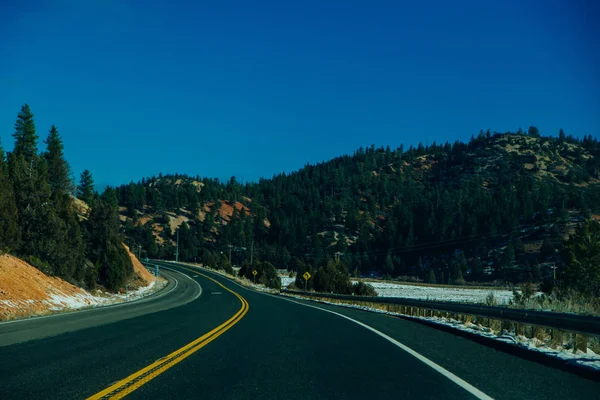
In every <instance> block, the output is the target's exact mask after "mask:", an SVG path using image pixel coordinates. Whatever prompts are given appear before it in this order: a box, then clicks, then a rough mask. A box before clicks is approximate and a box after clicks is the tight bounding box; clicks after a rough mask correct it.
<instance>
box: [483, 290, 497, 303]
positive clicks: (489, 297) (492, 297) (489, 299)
mask: <svg viewBox="0 0 600 400" xmlns="http://www.w3.org/2000/svg"><path fill="white" fill-rule="evenodd" d="M485 305H486V306H497V305H498V300H497V299H496V296H495V295H494V292H489V293H488V295H487V296H486V297H485Z"/></svg>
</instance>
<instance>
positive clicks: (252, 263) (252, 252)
mask: <svg viewBox="0 0 600 400" xmlns="http://www.w3.org/2000/svg"><path fill="white" fill-rule="evenodd" d="M250 265H254V240H253V241H252V245H251V246H250Z"/></svg>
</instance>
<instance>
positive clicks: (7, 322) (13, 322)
mask: <svg viewBox="0 0 600 400" xmlns="http://www.w3.org/2000/svg"><path fill="white" fill-rule="evenodd" d="M165 269H168V270H170V271H173V272H177V273H179V274H181V275H183V276H186V277H188V278H189V276H187V275H186V274H184V273H182V272H180V271H176V270H173V269H171V268H168V267H165ZM172 278H173V279H174V280H175V286H173V287H172V288H171V289H170V290H169V291H167V292H164V293H161V292H162V290H160V291H159V292H158V294H156V295H155V296H152V295H149V296H146V297H142V298H141V299H137V300H133V301H128V302H125V303H116V304H106V305H100V306H96V307H90V308H86V309H83V310H75V311H63V312H58V313H56V314H50V315H41V316H39V317H30V318H21V319H13V320H10V321H2V322H0V326H2V325H8V324H16V323H19V322H21V323H25V322H27V321H37V320H40V319H46V318H55V317H60V316H65V315H74V314H81V313H86V312H93V311H100V310H106V309H108V308H117V307H123V306H129V305H138V304H140V303H146V302H148V301H152V300H156V299H159V298H161V297H163V296H166V295H168V294H169V293H171V292H172V291H173V290H175V289H176V288H177V285H178V284H179V281H178V280H177V278H175V277H172ZM190 280H192V281H194V282H195V283H196V284H197V285H198V286H200V284H199V283H198V282H196V281H195V280H193V279H191V278H190ZM155 293H156V292H155ZM200 294H202V286H200ZM199 296H200V295H198V296H196V297H195V298H193V299H192V300H195V299H197V298H198V297H199Z"/></svg>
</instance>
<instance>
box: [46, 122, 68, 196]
mask: <svg viewBox="0 0 600 400" xmlns="http://www.w3.org/2000/svg"><path fill="white" fill-rule="evenodd" d="M44 143H46V146H47V147H46V152H45V153H44V158H45V159H46V164H47V165H48V180H49V182H50V189H52V192H53V193H71V192H72V191H73V182H72V181H71V167H70V166H69V164H68V163H67V160H65V157H64V146H63V141H62V138H61V137H60V135H59V133H58V129H56V126H54V125H52V127H51V128H50V132H49V134H48V138H47V139H46V141H45V142H44Z"/></svg>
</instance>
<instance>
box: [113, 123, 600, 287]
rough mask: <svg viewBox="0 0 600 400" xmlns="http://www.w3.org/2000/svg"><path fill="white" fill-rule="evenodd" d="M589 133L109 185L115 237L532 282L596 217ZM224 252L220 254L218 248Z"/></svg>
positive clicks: (505, 138)
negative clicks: (287, 170)
mask: <svg viewBox="0 0 600 400" xmlns="http://www.w3.org/2000/svg"><path fill="white" fill-rule="evenodd" d="M599 156H600V146H599V144H598V141H597V139H595V138H592V137H591V136H585V137H584V138H583V139H582V140H580V139H576V138H574V137H572V136H570V135H569V136H567V135H565V133H564V132H563V131H562V130H561V131H560V132H559V134H558V137H543V136H541V135H540V134H539V132H538V130H537V129H536V128H535V127H530V128H529V130H528V131H527V132H523V131H518V132H514V133H510V132H509V133H502V134H501V133H494V134H492V133H491V132H489V131H488V132H483V131H482V132H480V134H479V135H477V136H476V137H472V139H471V140H470V141H469V142H468V143H462V142H458V141H457V142H454V143H444V144H436V143H432V144H431V145H423V144H419V145H418V146H417V147H410V148H407V149H405V148H403V146H400V147H399V148H397V149H391V148H390V147H387V148H375V147H370V148H366V149H362V148H361V149H359V150H357V151H356V152H355V153H354V154H353V155H347V156H342V157H339V158H336V159H333V160H331V161H327V162H323V163H320V164H317V165H307V166H306V167H304V168H302V169H301V170H299V171H297V172H294V173H291V174H279V175H275V176H274V177H273V178H272V179H261V180H260V181H259V182H257V183H248V184H245V185H241V184H239V183H237V182H236V180H235V178H232V179H231V180H230V181H229V182H227V183H220V182H218V181H217V180H214V179H206V178H203V179H201V178H200V177H195V178H192V177H188V176H181V175H171V176H162V175H161V176H158V177H152V178H149V179H144V180H142V181H141V182H138V183H131V184H129V185H123V186H121V187H119V188H117V197H118V200H119V204H120V205H121V213H122V215H121V218H122V221H123V222H124V224H125V231H126V234H127V235H128V236H129V237H130V238H132V239H133V240H135V241H136V242H137V243H139V244H141V245H142V246H143V248H144V249H145V250H146V251H147V252H148V254H149V255H150V256H151V257H164V258H174V257H175V240H176V232H177V228H179V229H178V231H179V233H178V234H179V255H180V259H182V260H195V259H196V260H203V261H205V262H207V263H209V264H210V265H217V264H219V265H223V266H226V265H227V264H228V261H229V260H228V259H229V257H231V260H232V263H233V264H238V265H244V264H247V263H249V262H250V261H251V259H253V261H254V262H256V260H261V261H264V262H268V263H272V264H274V265H275V266H277V267H279V268H288V269H291V270H300V271H301V272H302V271H303V270H313V271H316V270H318V269H319V268H321V267H323V266H325V265H326V264H327V262H328V260H332V259H339V260H340V261H341V263H342V264H343V265H345V267H346V268H348V269H349V271H350V272H351V273H354V274H357V275H358V274H361V275H387V276H391V277H394V276H405V277H412V278H414V279H423V280H426V281H432V282H437V283H459V284H460V283H464V282H465V280H466V281H467V282H468V281H478V282H486V281H494V280H496V281H502V282H506V281H509V282H513V283H516V282H524V281H534V282H541V281H543V280H544V279H546V281H548V279H549V277H550V276H551V275H552V272H553V270H552V269H551V267H553V266H555V265H557V266H558V267H559V269H558V273H559V277H560V274H562V273H564V271H566V264H565V260H566V258H567V257H566V256H565V255H564V254H563V253H562V251H563V250H565V239H567V238H568V237H569V234H573V233H574V232H575V229H576V227H577V226H578V225H579V224H581V222H583V221H584V220H585V219H586V218H593V217H594V216H595V214H596V213H599V212H600V182H599V180H598V179H599V170H600V157H599ZM230 254H231V256H230Z"/></svg>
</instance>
